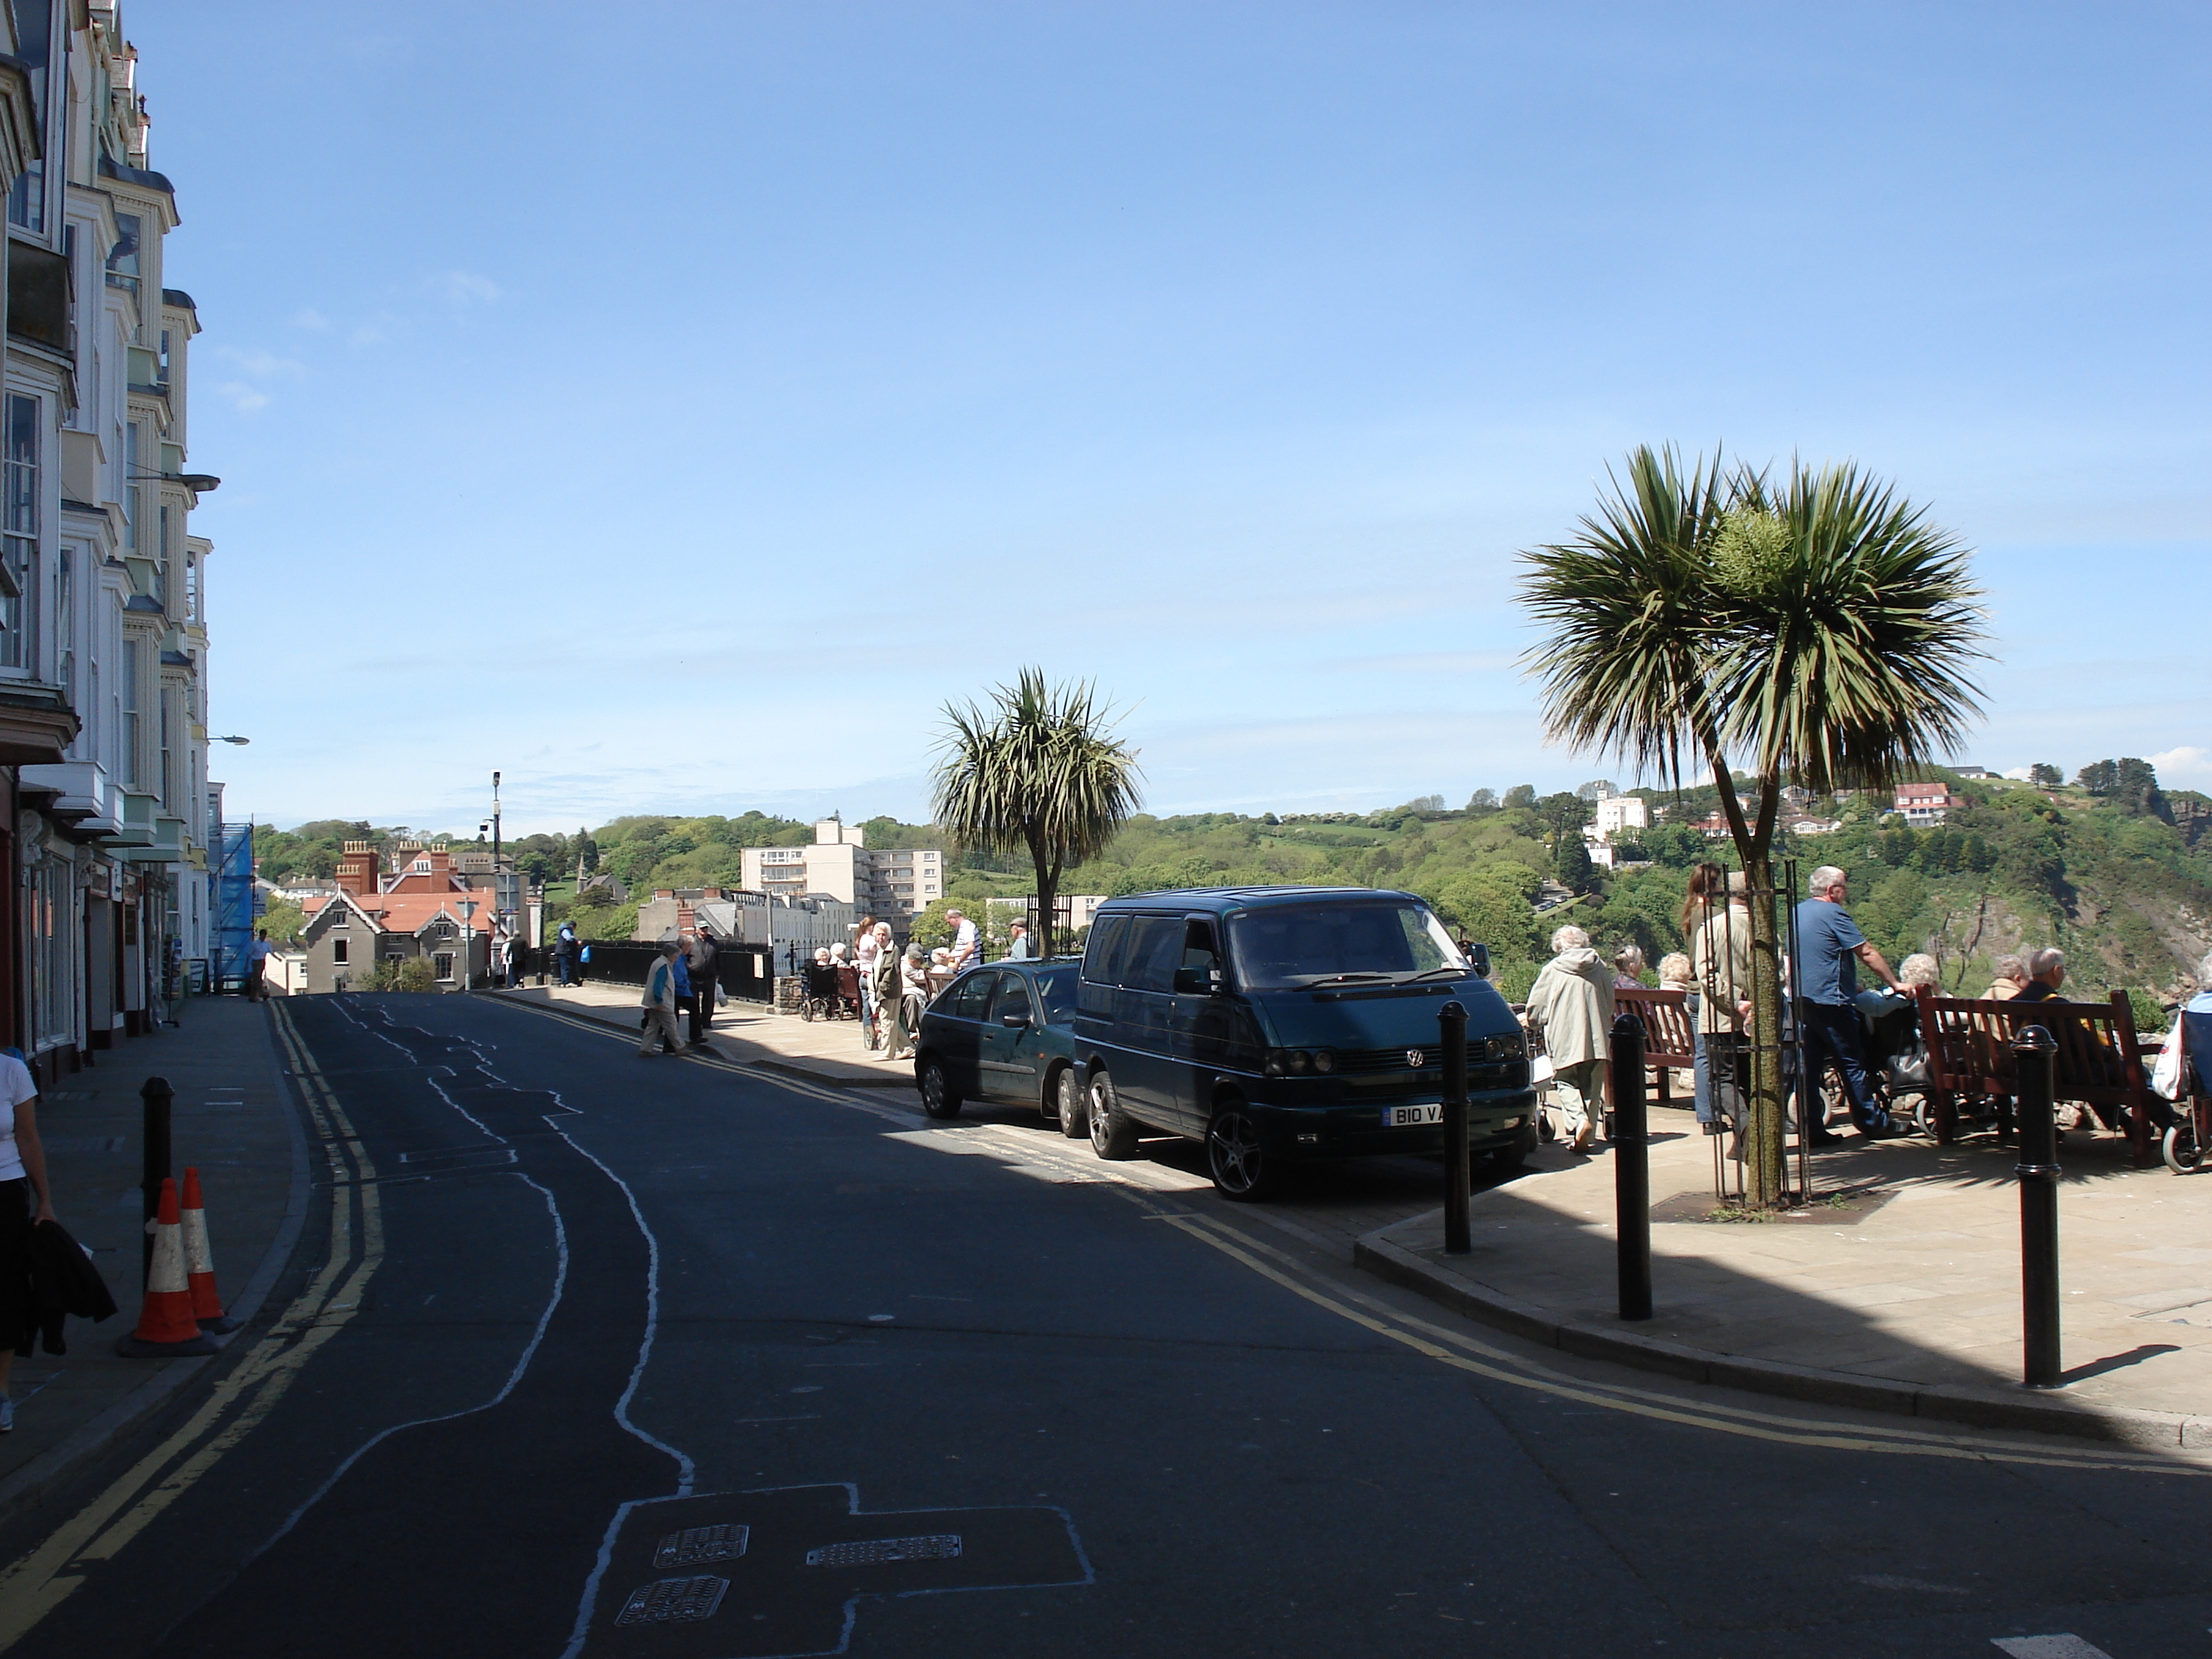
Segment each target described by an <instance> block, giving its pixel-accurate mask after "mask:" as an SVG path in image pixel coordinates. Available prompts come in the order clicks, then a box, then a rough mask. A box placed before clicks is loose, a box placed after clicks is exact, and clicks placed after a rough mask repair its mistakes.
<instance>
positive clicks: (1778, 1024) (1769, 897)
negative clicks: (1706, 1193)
mask: <svg viewBox="0 0 2212 1659" xmlns="http://www.w3.org/2000/svg"><path fill="white" fill-rule="evenodd" d="M1744 881H1745V884H1746V885H1747V886H1748V887H1749V888H1750V889H1751V892H1750V895H1749V897H1750V899H1751V1103H1750V1116H1749V1121H1747V1123H1746V1125H1745V1126H1744V1127H1745V1133H1744V1147H1743V1196H1744V1202H1745V1203H1746V1204H1747V1205H1749V1206H1752V1207H1753V1208H1754V1209H1760V1210H1771V1209H1774V1208H1776V1207H1777V1206H1779V1205H1781V1204H1782V1203H1783V1202H1784V1200H1785V1199H1786V1198H1787V1197H1788V1196H1789V1161H1788V1158H1787V1157H1786V1155H1785V1150H1784V1133H1785V1129H1784V1121H1783V1086H1782V953H1781V948H1780V941H1779V938H1778V928H1777V927H1776V923H1777V921H1778V918H1777V916H1776V915H1775V897H1776V895H1775V891H1774V864H1773V860H1771V859H1770V858H1769V857H1768V856H1767V853H1766V849H1765V848H1763V847H1762V848H1754V849H1753V856H1752V857H1751V858H1749V859H1747V860H1745V862H1744ZM1799 1127H1800V1128H1801V1130H1802V1127H1803V1126H1802V1124H1801V1125H1800V1126H1799Z"/></svg>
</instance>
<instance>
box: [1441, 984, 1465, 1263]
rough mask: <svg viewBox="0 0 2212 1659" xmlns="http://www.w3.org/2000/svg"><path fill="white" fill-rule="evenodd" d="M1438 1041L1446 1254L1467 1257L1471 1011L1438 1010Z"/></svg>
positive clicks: (1452, 1006) (1454, 1004)
mask: <svg viewBox="0 0 2212 1659" xmlns="http://www.w3.org/2000/svg"><path fill="white" fill-rule="evenodd" d="M1437 1042H1441V1043H1443V1046H1444V1254H1445V1255H1466V1254H1467V1253H1468V1251H1469V1250H1471V1249H1474V1245H1473V1243H1470V1242H1469V1240H1468V1225H1467V1189H1468V1185H1469V1184H1470V1183H1471V1182H1472V1181H1473V1179H1474V1171H1473V1170H1471V1169H1469V1168H1468V1158H1467V1010H1466V1009H1465V1008H1463V1007H1462V1006H1460V1005H1459V1004H1458V1003H1457V1002H1447V1003H1446V1004H1444V1006H1443V1007H1441V1008H1439V1009H1437Z"/></svg>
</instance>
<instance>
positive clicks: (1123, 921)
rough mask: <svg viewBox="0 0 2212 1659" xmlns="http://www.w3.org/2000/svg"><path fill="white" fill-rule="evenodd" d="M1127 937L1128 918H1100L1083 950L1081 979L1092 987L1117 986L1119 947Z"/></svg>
mask: <svg viewBox="0 0 2212 1659" xmlns="http://www.w3.org/2000/svg"><path fill="white" fill-rule="evenodd" d="M1128 936H1129V918H1128V917H1127V916H1101V917H1100V918H1099V919H1098V925H1097V927H1093V928H1092V929H1091V941H1090V943H1089V945H1086V946H1085V949H1084V952H1083V977H1084V978H1085V979H1087V980H1089V981H1091V983H1092V984H1093V985H1117V984H1119V983H1120V982H1121V977H1120V976H1121V945H1122V943H1123V941H1124V940H1126V939H1127V938H1128Z"/></svg>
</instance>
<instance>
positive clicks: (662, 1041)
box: [637, 939, 684, 1060]
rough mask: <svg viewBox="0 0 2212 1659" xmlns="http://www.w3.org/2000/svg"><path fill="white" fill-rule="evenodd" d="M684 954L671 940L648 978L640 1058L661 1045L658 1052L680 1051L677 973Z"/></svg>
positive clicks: (642, 1001) (640, 999)
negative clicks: (678, 1044)
mask: <svg viewBox="0 0 2212 1659" xmlns="http://www.w3.org/2000/svg"><path fill="white" fill-rule="evenodd" d="M683 960H684V953H683V952H682V951H680V950H678V948H677V945H676V941H675V940H673V939H670V940H669V941H668V942H667V943H665V944H664V945H662V946H661V947H660V954H659V956H658V957H654V958H653V966H652V967H651V968H650V969H647V972H646V975H645V994H644V995H643V996H641V997H640V998H639V999H638V1000H639V1001H640V1002H641V1003H642V1004H643V1005H644V1006H645V1035H644V1036H642V1037H641V1038H640V1039H639V1041H638V1045H637V1057H638V1058H639V1059H640V1060H643V1059H645V1058H646V1057H647V1055H649V1054H652V1053H653V1052H654V1049H653V1045H654V1043H655V1042H659V1045H660V1048H659V1052H660V1053H662V1054H675V1053H677V1052H678V1048H677V1043H676V974H677V969H678V967H679V966H680V965H681V964H682V963H683Z"/></svg>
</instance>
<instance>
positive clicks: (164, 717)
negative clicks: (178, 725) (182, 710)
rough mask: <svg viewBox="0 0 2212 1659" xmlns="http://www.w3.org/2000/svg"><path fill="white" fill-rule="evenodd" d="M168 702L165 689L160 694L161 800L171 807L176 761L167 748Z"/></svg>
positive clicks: (173, 799)
mask: <svg viewBox="0 0 2212 1659" xmlns="http://www.w3.org/2000/svg"><path fill="white" fill-rule="evenodd" d="M169 701H170V699H169V693H168V690H167V688H166V687H165V688H163V690H162V692H161V800H162V804H163V805H169V806H173V805H175V803H176V799H177V770H176V768H177V761H176V755H175V752H174V751H173V750H172V749H171V748H170V746H169Z"/></svg>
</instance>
